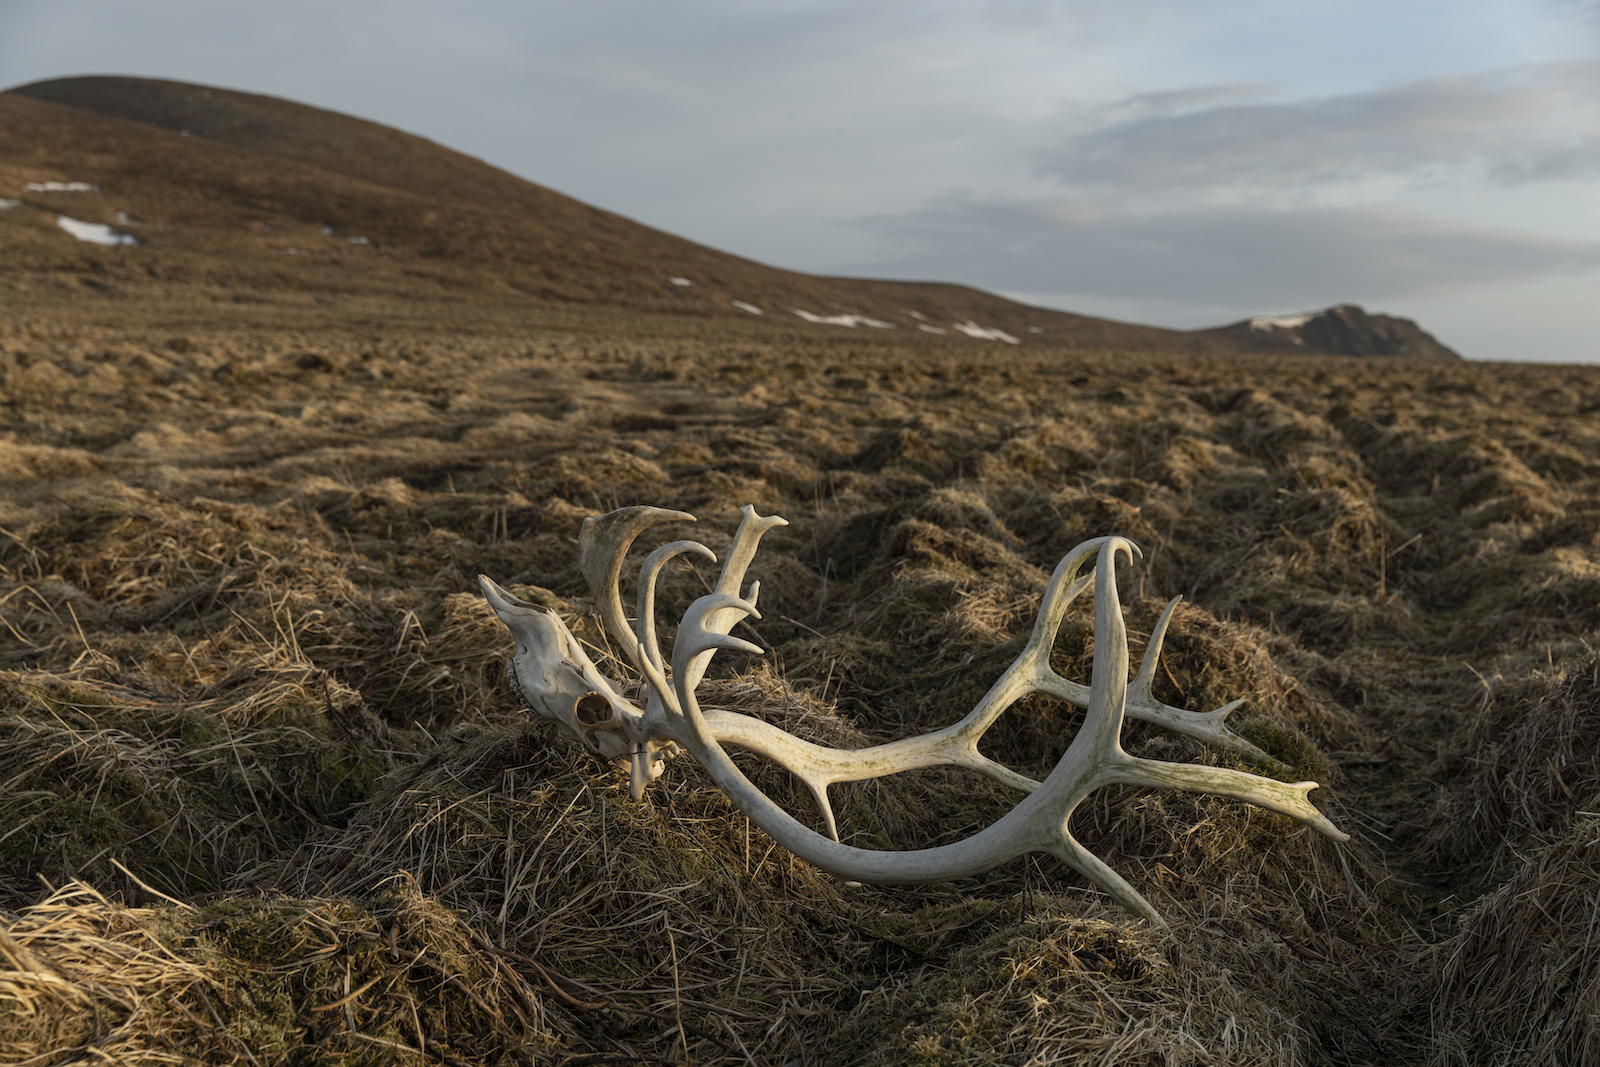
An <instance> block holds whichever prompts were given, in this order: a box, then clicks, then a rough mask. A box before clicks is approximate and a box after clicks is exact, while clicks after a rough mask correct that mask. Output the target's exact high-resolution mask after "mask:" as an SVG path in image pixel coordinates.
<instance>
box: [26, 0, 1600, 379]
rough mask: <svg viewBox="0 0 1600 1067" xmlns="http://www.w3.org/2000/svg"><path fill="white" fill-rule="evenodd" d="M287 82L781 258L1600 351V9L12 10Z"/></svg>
mask: <svg viewBox="0 0 1600 1067" xmlns="http://www.w3.org/2000/svg"><path fill="white" fill-rule="evenodd" d="M75 74H134V75H143V76H148V77H161V78H173V79H178V80H182V81H194V82H200V83H204V84H208V85H218V86H225V87H227V88H233V89H242V90H246V91H249V92H258V93H268V94H272V95H275V96H283V97H288V98H290V99H294V100H299V101H302V102H305V103H309V104H314V105H317V106H320V107H326V108H332V109H334V110H337V111H343V112H347V113H349V114H353V115H358V116H361V117H363V118H368V119H373V120H375V121H378V122H383V123H386V124H389V125H392V126H397V127H399V128H401V129H404V130H408V131H411V132H413V133H418V134H421V135H423V136H425V137H429V138H431V139H433V140H435V141H438V142H440V143H442V144H445V145H448V146H450V147H452V148H456V149H459V150H461V151H464V152H468V153H470V154H472V155H476V156H479V157H481V158H483V159H485V160H488V161H489V162H491V163H494V164H496V165H498V166H501V167H504V168H506V169H507V170H510V171H512V172H514V173H516V174H519V175H521V176H523V177H525V178H529V179H531V180H533V181H536V182H539V183H542V184H544V185H548V186H551V187H553V188H555V189H558V190H560V191H561V192H564V193H567V194H569V195H571V196H575V197H578V198H579V199H581V200H585V201H588V202H589V203H592V204H595V205H598V206H600V207H603V208H607V209H609V210H612V211H617V212H621V213H622V214H624V215H628V216H630V217H632V218H634V219H637V220H639V221H641V222H644V223H647V224H649V225H652V226H656V227H659V228H661V229H665V230H668V231H671V232H673V233H676V234H680V235H682V236H685V237H688V238H691V239H693V240H696V241H700V242H702V243H705V244H709V245H713V246H715V247H717V248H722V249H725V250H727V251H731V252H736V253H739V254H741V255H745V256H750V257H752V258H755V259H758V260H762V261H764V262H767V263H771V264H774V265H777V266H782V267H791V268H795V269H799V270H807V271H816V272H822V273H846V274H863V275H871V276H882V277H898V278H914V279H937V280H949V281H959V282H965V283H968V284H971V285H976V286H979V287H982V288H986V289H991V290H995V291H998V292H1003V293H1006V294H1007V295H1011V296H1014V297H1017V298H1020V299H1024V300H1028V301H1030V302H1033V303H1039V304H1045V305H1048V306H1052V307H1060V308H1066V309H1068V310H1072V311H1078V312H1083V313H1086V314H1095V315H1104V316H1108V317H1112V318H1119V319H1126V320H1132V321H1139V322H1148V323H1155V324H1159V325H1167V326H1178V327H1195V326H1209V325H1218V324H1221V323H1225V322H1230V321H1235V320H1237V319H1240V318H1244V317H1246V316H1250V315H1257V314H1267V313H1286V312H1293V311H1301V310H1310V309H1314V308H1319V307H1324V306H1327V305H1330V304H1335V303H1345V302H1354V303H1360V304H1363V305H1364V306H1366V307H1367V308H1368V310H1371V311H1382V312H1387V313H1390V314H1397V315H1405V316H1408V317H1411V318H1415V319H1417V320H1418V321H1420V322H1421V323H1422V325H1423V327H1424V328H1426V329H1428V330H1430V331H1431V332H1433V333H1434V334H1435V335H1436V336H1438V337H1439V338H1440V339H1441V340H1443V341H1444V342H1445V343H1446V344H1449V345H1452V346H1453V347H1455V348H1456V349H1457V350H1459V351H1460V352H1462V353H1463V354H1464V355H1466V356H1468V357H1469V358H1474V359H1516V360H1541V361H1546V360H1550V361H1554V360H1562V361H1574V360H1576V361H1583V362H1592V363H1600V3H1597V2H1596V0H1521V2H1513V0H1211V2H1206V3H1200V2H1197V0H1120V2H1118V3H1115V4H1113V3H1109V2H1104V0H943V2H935V0H745V2H738V0H678V2H674V3H665V2H661V0H655V2H643V0H615V2H608V0H583V2H567V0H563V2H547V3H539V2H530V0H456V2H455V3H453V4H450V5H445V4H440V3H436V2H422V0H383V2H378V0H315V2H311V0H276V2H274V3H272V4H270V5H269V4H266V3H261V2H251V3H244V2H239V0H144V2H139V0H0V86H12V85H18V84H23V83H26V82H30V81H36V80H40V79H44V78H53V77H64V76H69V75H75Z"/></svg>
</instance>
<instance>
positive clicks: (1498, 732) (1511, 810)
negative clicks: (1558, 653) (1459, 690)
mask: <svg viewBox="0 0 1600 1067" xmlns="http://www.w3.org/2000/svg"><path fill="white" fill-rule="evenodd" d="M1597 733H1600V658H1595V657H1593V656H1591V657H1590V658H1589V659H1588V660H1587V661H1583V662H1579V663H1569V664H1564V665H1563V666H1562V667H1561V668H1547V669H1546V670H1544V671H1541V672H1536V673H1534V674H1531V675H1528V676H1526V677H1522V678H1514V679H1506V678H1504V677H1496V678H1494V679H1492V680H1491V681H1490V682H1486V683H1485V686H1484V688H1483V690H1482V691H1481V693H1480V699H1479V701H1478V703H1477V708H1476V714H1475V715H1474V716H1473V718H1472V719H1471V720H1470V721H1469V722H1468V723H1467V724H1466V726H1465V728H1464V729H1463V730H1462V731H1461V733H1460V735H1459V736H1458V737H1457V738H1455V739H1453V744H1452V745H1451V746H1450V747H1449V748H1448V749H1447V750H1446V751H1445V752H1444V753H1443V754H1442V756H1441V758H1440V760H1439V761H1438V763H1437V764H1436V766H1435V767H1434V768H1433V770H1434V773H1435V774H1440V775H1448V776H1449V778H1450V779H1451V789H1450V791H1449V793H1448V794H1447V795H1446V798H1445V799H1444V801H1443V803H1442V805H1441V808H1440V810H1437V811H1435V812H1432V813H1430V815H1431V818H1430V819H1429V824H1430V832H1429V833H1428V834H1427V842H1426V845H1425V846H1424V847H1425V849H1426V851H1427V854H1428V855H1430V856H1431V857H1433V858H1434V859H1435V861H1436V862H1437V863H1439V864H1441V865H1444V866H1447V867H1451V868H1457V869H1459V870H1460V871H1461V873H1462V874H1463V875H1464V876H1466V877H1467V878H1469V879H1472V880H1475V881H1478V882H1480V884H1493V883H1494V882H1496V881H1498V880H1499V879H1500V878H1501V877H1502V876H1503V874H1504V873H1505V872H1509V871H1512V870H1515V869H1517V868H1519V867H1521V866H1523V865H1524V864H1525V863H1526V862H1527V859H1526V857H1527V855H1528V853H1529V852H1530V850H1532V849H1535V848H1538V847H1540V846H1541V845H1542V844H1543V843H1544V842H1546V841H1548V840H1550V839H1551V838H1552V837H1554V836H1559V835H1560V834H1561V833H1562V832H1563V830H1564V829H1565V828H1566V827H1567V826H1569V825H1571V824H1572V823H1573V821H1574V819H1576V818H1577V813H1580V812H1582V811H1584V810H1589V811H1595V810H1600V753H1597V752H1596V751H1595V747H1594V738H1595V736H1596V734H1597Z"/></svg>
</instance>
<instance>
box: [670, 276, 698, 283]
mask: <svg viewBox="0 0 1600 1067" xmlns="http://www.w3.org/2000/svg"><path fill="white" fill-rule="evenodd" d="M668 280H669V281H671V282H672V284H673V285H693V284H694V282H692V281H690V280H689V279H688V278H679V277H678V276H677V275H673V276H672V277H671V278H670V279H668Z"/></svg>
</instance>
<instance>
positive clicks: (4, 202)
mask: <svg viewBox="0 0 1600 1067" xmlns="http://www.w3.org/2000/svg"><path fill="white" fill-rule="evenodd" d="M21 206H22V201H21V200H8V199H6V198H5V197H3V196H0V211H10V210H11V209H12V208H14V207H21Z"/></svg>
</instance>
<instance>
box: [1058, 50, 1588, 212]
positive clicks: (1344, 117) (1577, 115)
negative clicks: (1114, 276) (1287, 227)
mask: <svg viewBox="0 0 1600 1067" xmlns="http://www.w3.org/2000/svg"><path fill="white" fill-rule="evenodd" d="M1249 94H1250V90H1249V89H1248V87H1238V86H1231V87H1224V88H1220V89H1212V90H1190V91H1187V92H1183V93H1162V94H1150V95H1144V96H1138V97H1132V98H1130V99H1128V100H1125V101H1121V102H1119V103H1117V104H1114V105H1111V106H1109V107H1106V108H1103V109H1100V110H1099V111H1098V112H1096V113H1093V114H1090V115H1088V116H1086V117H1085V121H1084V124H1085V125H1087V126H1089V127H1090V128H1088V129H1086V130H1084V132H1081V133H1078V134H1075V135H1073V136H1070V137H1068V138H1067V139H1066V140H1065V141H1064V142H1062V143H1059V144H1057V145H1055V146H1053V147H1051V148H1049V149H1046V150H1045V151H1043V152H1042V153H1041V154H1040V157H1039V167H1040V171H1041V173H1042V174H1044V175H1045V176H1048V177H1051V178H1054V179H1056V180H1057V181H1060V182H1062V183H1064V184H1066V185H1069V186H1075V187H1084V188H1104V189H1116V190H1123V191H1128V190H1162V191H1176V192H1181V193H1183V194H1184V195H1185V196H1186V197H1187V198H1189V199H1191V200H1195V201H1203V200H1206V199H1208V198H1212V199H1214V198H1216V197H1217V196H1218V195H1223V196H1226V195H1228V194H1237V193H1240V192H1253V193H1259V192H1263V191H1264V192H1267V193H1284V192H1287V191H1294V190H1303V189H1306V188H1308V187H1316V186H1328V185H1333V184H1338V183H1351V182H1359V181H1362V180H1364V179H1369V178H1373V177H1401V178H1406V179H1424V180H1426V179H1438V178H1445V177H1461V178H1466V179H1469V180H1483V179H1487V180H1488V181H1490V182H1492V183H1497V184H1501V185H1516V184H1522V183H1527V182H1535V181H1546V180H1554V179H1574V178H1593V177H1595V176H1600V61H1596V60H1570V61H1561V62H1552V63H1544V64H1537V65H1530V66H1523V67H1517V68H1511V69H1503V70H1498V71H1492V72H1488V73H1484V74H1477V75H1472V76H1465V77H1450V78H1432V79H1428V80H1424V81H1416V82H1411V83H1409V84H1404V85H1397V86H1392V87H1388V88H1382V89H1377V90H1373V91H1371V92H1364V93H1352V94H1346V95H1340V96H1327V97H1321V98H1316V99H1308V100H1299V101H1292V102H1287V103H1285V102H1247V101H1243V100H1240V99H1238V98H1239V97H1242V96H1247V95H1249Z"/></svg>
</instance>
